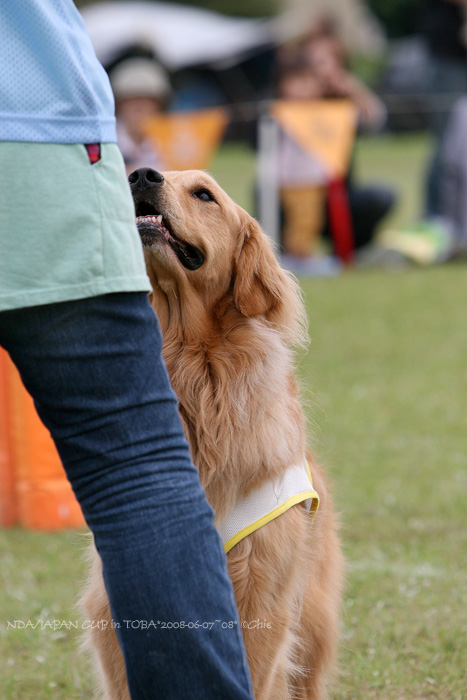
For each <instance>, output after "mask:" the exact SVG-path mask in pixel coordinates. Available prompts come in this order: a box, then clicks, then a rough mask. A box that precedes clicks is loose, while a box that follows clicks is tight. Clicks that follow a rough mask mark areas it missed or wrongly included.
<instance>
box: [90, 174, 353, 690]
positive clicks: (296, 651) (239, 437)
mask: <svg viewBox="0 0 467 700" xmlns="http://www.w3.org/2000/svg"><path fill="white" fill-rule="evenodd" d="M164 177H165V181H164V183H163V184H162V185H158V186H157V190H158V193H157V211H158V212H159V213H161V214H162V216H163V217H164V222H168V225H169V228H170V231H171V232H172V233H174V235H175V236H176V237H177V238H179V239H181V240H182V241H184V242H185V243H189V244H190V245H192V246H195V247H196V248H198V249H200V250H201V251H203V254H204V255H205V262H204V264H203V265H202V266H201V267H200V268H199V269H196V270H187V269H186V268H185V267H184V266H183V265H182V264H181V263H180V261H179V259H178V258H177V256H176V255H175V253H174V251H173V249H172V248H171V247H170V246H169V245H168V244H167V242H166V240H164V238H163V237H158V238H157V239H156V240H155V241H153V242H152V243H151V245H148V246H147V247H145V257H146V264H147V269H148V274H149V276H150V279H151V283H152V287H153V291H152V294H151V303H152V305H153V307H154V309H155V310H156V312H157V315H158V317H159V321H160V324H161V328H162V333H163V338H164V348H163V352H164V358H165V361H166V364H167V367H168V371H169V375H170V378H171V381H172V385H173V387H174V389H175V392H176V394H177V396H178V399H179V403H180V415H181V418H182V421H183V425H184V428H185V432H186V435H187V438H188V440H189V443H190V446H191V451H192V456H193V460H194V463H195V464H196V466H197V467H198V469H199V473H200V477H201V481H202V484H203V486H204V488H205V490H206V494H207V497H208V499H209V501H210V503H211V504H212V506H213V508H214V510H215V512H216V517H218V518H219V517H220V518H221V517H222V516H223V515H224V514H226V513H227V512H228V511H229V510H230V509H231V508H232V506H233V504H234V503H235V501H236V499H237V497H238V496H240V495H244V494H245V493H247V492H248V491H249V490H250V489H252V488H253V487H255V486H258V485H260V484H262V483H263V482H264V481H266V480H269V479H274V478H275V477H276V476H277V475H280V474H281V473H282V472H284V470H286V469H287V467H289V466H291V465H293V464H298V463H300V462H301V460H302V458H303V454H304V453H305V452H306V444H305V422H304V416H303V412H302V408H301V405H300V402H299V396H298V390H297V385H296V382H295V379H294V365H293V353H292V348H293V346H296V345H302V344H303V343H304V340H305V333H304V327H305V312H304V308H303V304H302V301H301V297H300V293H299V289H298V286H297V284H296V283H295V281H294V280H293V279H292V278H291V277H290V276H289V275H288V274H287V273H286V272H285V271H283V270H282V269H281V268H280V266H279V264H278V262H277V260H276V258H275V256H274V254H273V252H272V250H271V247H270V245H269V242H268V240H267V238H266V236H265V235H264V234H263V233H262V232H261V230H260V227H259V225H258V223H257V222H256V221H255V220H254V219H252V218H251V217H250V216H249V215H248V214H247V213H246V212H245V211H244V210H242V209H241V208H240V207H238V206H237V205H236V204H235V203H234V202H233V201H232V200H231V199H230V198H229V197H228V196H227V195H226V194H225V192H223V191H222V189H221V188H220V187H219V186H218V185H217V184H216V183H215V182H214V180H213V179H212V178H211V177H209V176H208V175H207V174H206V173H204V172H199V171H184V172H168V173H164ZM130 179H131V178H130ZM205 190H207V191H208V192H209V193H210V194H211V195H212V197H213V198H214V199H210V200H208V201H203V198H200V197H199V193H200V192H202V191H205ZM308 457H309V460H310V464H311V471H312V476H313V484H314V487H315V489H316V490H317V492H318V493H319V495H320V506H319V509H318V512H317V515H316V517H315V519H314V521H313V523H312V524H310V522H309V515H308V513H307V511H306V509H305V508H304V507H303V505H297V506H294V507H293V508H291V509H290V510H289V511H287V512H286V513H285V514H283V515H281V516H280V517H279V518H277V519H276V520H274V521H272V522H271V523H269V524H268V525H266V526H265V527H263V528H261V529H260V530H257V531H256V532H254V533H253V534H252V535H249V536H248V537H247V538H246V539H244V540H243V541H241V542H240V543H239V544H237V545H236V546H235V547H234V548H233V549H232V550H231V551H230V553H229V555H228V567H229V573H230V576H231V579H232V582H233V586H234V590H235V595H236V599H237V604H238V609H239V615H240V619H241V620H244V621H251V620H256V619H258V618H259V619H260V620H267V621H270V622H271V625H272V626H271V628H269V629H268V628H266V627H265V628H262V629H258V628H256V629H244V630H243V632H244V640H245V645H246V650H247V655H248V661H249V665H250V669H251V674H252V678H253V686H254V691H255V697H256V699H257V700H286V699H289V698H303V699H305V698H307V699H309V700H311V699H313V700H318V699H322V698H325V697H326V687H327V684H328V682H329V679H330V677H331V675H332V670H333V667H334V665H335V654H336V646H337V633H338V612H339V606H340V594H341V578H342V556H341V551H340V546H339V541H338V537H337V534H336V525H335V519H334V515H333V509H332V503H331V499H330V496H329V491H328V487H327V486H326V483H325V480H324V477H323V474H322V472H321V470H320V469H319V467H318V466H317V465H316V464H315V463H314V462H312V461H311V458H310V455H308ZM83 604H84V609H85V612H86V615H87V617H88V618H90V619H97V620H102V619H108V620H110V612H109V607H108V602H107V596H106V593H105V589H104V584H103V581H102V576H101V571H100V562H99V559H98V557H97V554H96V555H94V563H93V568H92V573H91V577H90V581H89V583H88V586H87V590H86V592H85V595H84V597H83ZM88 644H89V645H90V646H91V647H93V649H94V653H95V656H96V658H97V663H98V666H99V676H100V681H101V686H102V691H103V696H104V697H105V698H106V700H128V698H129V695H128V690H127V686H126V681H125V672H124V666H123V660H122V656H121V653H120V650H119V647H118V644H117V640H116V636H115V633H114V631H113V630H112V629H110V628H108V629H107V630H106V631H105V632H102V631H101V630H92V631H91V632H90V633H89V639H88Z"/></svg>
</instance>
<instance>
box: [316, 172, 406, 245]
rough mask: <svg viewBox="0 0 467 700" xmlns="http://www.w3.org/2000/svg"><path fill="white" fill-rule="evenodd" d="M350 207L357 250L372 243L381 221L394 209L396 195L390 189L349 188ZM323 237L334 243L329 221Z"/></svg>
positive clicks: (327, 220) (351, 186)
mask: <svg viewBox="0 0 467 700" xmlns="http://www.w3.org/2000/svg"><path fill="white" fill-rule="evenodd" d="M348 197H349V207H350V214H351V216H352V225H353V235H354V245H355V248H356V249H359V248H363V247H364V246H366V245H368V244H369V243H371V241H372V240H373V237H374V235H375V229H376V226H377V225H378V223H379V222H380V221H381V219H382V218H383V217H384V216H386V215H387V214H388V213H389V212H390V210H391V209H392V208H393V206H394V204H395V201H396V195H395V193H394V192H393V190H391V189H389V188H388V187H382V186H380V187H364V186H362V187H358V186H357V187H355V186H353V185H350V186H349V187H348ZM323 237H324V238H326V239H328V240H330V241H332V234H331V229H330V225H329V219H328V218H327V219H326V223H325V226H324V229H323Z"/></svg>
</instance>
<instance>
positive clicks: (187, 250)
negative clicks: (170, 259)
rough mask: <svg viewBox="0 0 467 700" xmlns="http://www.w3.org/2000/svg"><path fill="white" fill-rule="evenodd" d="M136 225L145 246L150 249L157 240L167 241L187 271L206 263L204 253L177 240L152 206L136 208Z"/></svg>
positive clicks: (143, 204)
mask: <svg viewBox="0 0 467 700" xmlns="http://www.w3.org/2000/svg"><path fill="white" fill-rule="evenodd" d="M136 225H137V227H138V231H139V235H140V237H141V242H142V244H143V246H147V247H150V246H152V245H153V244H154V243H155V241H156V240H161V239H163V240H165V241H166V243H168V244H169V246H170V247H171V248H172V250H173V251H174V253H175V255H176V256H177V258H178V259H179V261H180V262H181V264H182V265H183V267H185V268H186V269H187V270H197V269H198V268H200V267H201V265H203V263H204V261H205V256H204V253H202V251H201V250H199V248H195V247H194V246H192V245H190V244H189V243H186V242H185V241H182V240H180V238H177V236H175V234H174V233H173V231H172V229H171V228H170V224H169V223H168V222H167V221H165V220H164V219H163V217H162V214H159V213H158V212H157V211H156V209H155V207H153V206H152V204H149V203H147V202H141V203H140V204H138V205H137V206H136Z"/></svg>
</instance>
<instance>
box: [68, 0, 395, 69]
mask: <svg viewBox="0 0 467 700" xmlns="http://www.w3.org/2000/svg"><path fill="white" fill-rule="evenodd" d="M344 6H349V7H352V8H354V10H356V13H355V12H353V13H352V12H351V14H350V16H351V17H352V16H353V17H354V22H353V25H354V30H353V32H352V31H351V30H350V26H348V27H347V31H345V34H346V35H347V37H349V36H353V37H354V38H353V40H352V43H353V44H354V46H353V47H352V46H349V47H348V48H349V49H350V50H352V48H353V49H354V50H356V51H365V50H367V51H372V50H377V49H378V48H379V49H381V48H382V47H383V46H384V35H383V32H382V30H381V28H380V26H379V25H378V24H377V22H376V20H375V19H374V18H373V17H372V16H371V14H370V13H368V12H367V11H365V12H363V9H364V6H362V4H361V2H359V0H344V2H343V0H339V2H334V1H333V0H325V2H321V0H314V2H306V3H303V2H298V3H296V4H295V3H293V2H292V3H290V9H288V10H287V9H286V10H285V11H284V12H281V13H280V14H277V15H276V16H273V17H267V18H262V19H258V18H240V17H232V16H228V15H224V14H220V13H218V12H212V11H210V10H206V9H202V8H200V7H195V6H192V5H182V4H178V3H170V2H150V1H147V0H138V1H136V2H131V1H130V0H126V1H123V2H118V1H113V2H98V3H92V4H89V5H86V6H85V7H83V8H82V10H81V13H82V15H83V18H84V21H85V23H86V26H87V28H88V31H89V33H90V36H91V40H92V42H93V44H94V48H95V51H96V54H97V56H98V58H99V60H100V61H101V63H102V64H103V65H104V66H108V65H110V64H112V63H113V62H114V61H115V60H116V59H117V58H118V55H119V54H121V53H122V52H123V51H124V50H125V48H126V47H129V46H131V45H137V44H140V45H142V44H144V45H147V46H149V47H150V48H151V49H152V51H153V53H154V54H155V55H156V56H157V57H158V59H159V60H160V61H161V63H163V64H164V65H165V66H166V68H167V69H168V70H170V71H172V72H174V71H177V70H181V69H184V68H187V67H191V66H208V67H210V68H216V67H219V68H223V67H225V66H228V65H230V66H231V65H236V64H238V63H240V62H241V61H243V60H245V58H246V57H248V56H251V55H254V54H255V53H259V52H261V51H262V50H265V49H267V48H272V47H274V46H277V45H278V44H282V43H284V42H286V41H289V40H291V39H296V38H299V37H300V36H301V35H303V34H304V33H305V32H306V31H307V30H308V29H309V26H310V23H311V22H312V21H313V19H314V17H315V16H316V14H317V13H318V12H320V13H323V12H325V13H332V14H333V15H335V17H336V20H337V22H338V23H339V22H342V21H344V22H346V21H347V20H346V17H348V16H349V13H348V12H347V13H346V12H343V9H345V7H344ZM362 8H363V9H362ZM350 22H351V23H352V20H350ZM347 24H348V25H349V22H348V21H347Z"/></svg>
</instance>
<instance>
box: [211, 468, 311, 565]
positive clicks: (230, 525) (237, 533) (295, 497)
mask: <svg viewBox="0 0 467 700" xmlns="http://www.w3.org/2000/svg"><path fill="white" fill-rule="evenodd" d="M304 501H305V502H306V506H307V508H308V512H309V513H310V517H311V521H312V520H313V518H314V516H315V514H316V511H317V510H318V506H319V496H318V494H317V493H316V491H315V490H314V488H313V481H312V479H311V472H310V467H309V465H308V462H307V460H306V459H304V460H303V462H302V463H301V464H298V465H296V466H293V467H289V469H288V470H287V471H286V472H285V474H283V475H282V476H281V477H280V479H276V481H270V482H267V483H266V484H263V486H260V487H259V488H258V489H254V490H253V491H251V492H250V493H249V494H248V495H247V496H246V497H244V498H241V499H239V501H237V503H236V504H235V506H234V508H233V509H232V511H231V512H230V513H229V514H228V516H227V517H226V518H225V519H224V520H223V521H222V522H221V523H220V524H218V526H217V528H218V530H219V532H220V535H221V538H222V542H223V544H224V550H225V552H226V553H227V552H229V551H230V550H231V549H232V547H235V545H236V544H238V543H239V542H240V541H241V540H243V539H244V538H245V537H247V536H248V535H251V533H252V532H255V530H259V528H260V527H263V525H267V523H269V522H271V520H274V518H277V517H279V515H282V513H285V512H286V511H288V510H289V508H292V506H295V505H297V503H303V502H304Z"/></svg>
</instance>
